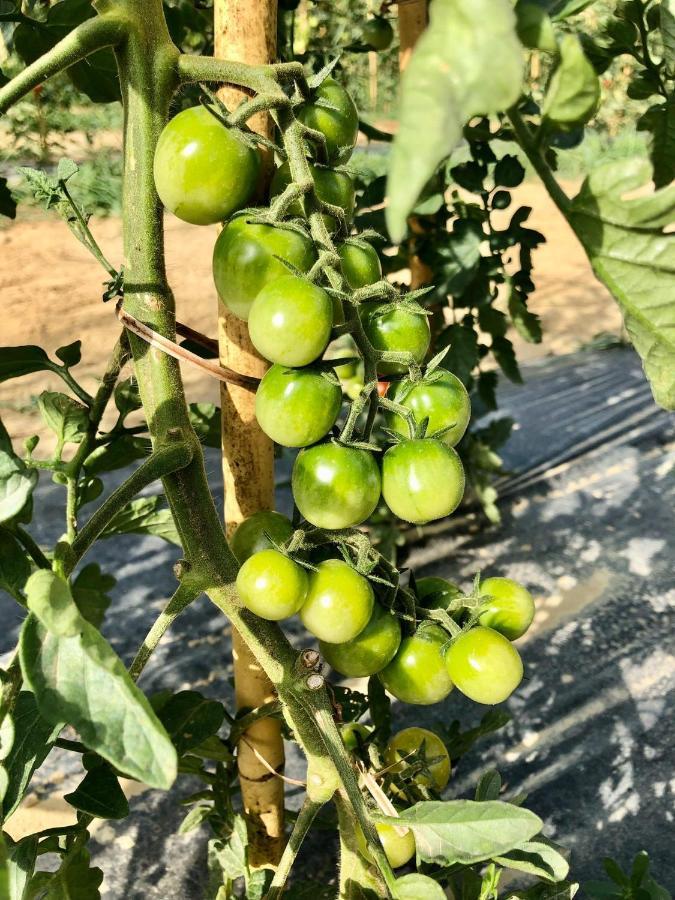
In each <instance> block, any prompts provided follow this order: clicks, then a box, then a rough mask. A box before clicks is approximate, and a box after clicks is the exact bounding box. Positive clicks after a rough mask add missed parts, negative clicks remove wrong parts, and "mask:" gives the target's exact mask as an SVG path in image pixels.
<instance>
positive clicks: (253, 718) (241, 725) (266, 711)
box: [229, 700, 282, 746]
mask: <svg viewBox="0 0 675 900" xmlns="http://www.w3.org/2000/svg"><path fill="white" fill-rule="evenodd" d="M281 709H282V706H281V702H280V701H279V700H270V701H269V703H263V705H262V706H257V707H256V708H255V709H252V710H251V711H250V712H248V713H246V715H244V716H241V717H240V718H238V719H235V720H234V722H233V723H232V728H231V729H230V737H229V740H230V743H231V744H232V745H233V746H234V745H235V744H237V743H239V739H240V738H241V736H242V734H243V733H244V732H245V731H248V729H249V728H250V727H251V725H254V724H255V723H256V722H258V721H259V720H260V719H266V718H268V717H269V716H274V715H276V714H277V713H278V712H280V711H281Z"/></svg>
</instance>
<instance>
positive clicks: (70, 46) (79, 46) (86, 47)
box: [0, 14, 127, 115]
mask: <svg viewBox="0 0 675 900" xmlns="http://www.w3.org/2000/svg"><path fill="white" fill-rule="evenodd" d="M126 31H127V23H126V22H125V21H124V20H123V19H122V18H118V17H116V16H113V15H110V14H106V15H105V16H96V17H95V18H93V19H87V20H86V21H85V22H82V24H81V25H78V26H77V28H74V29H73V30H72V31H71V32H70V34H67V35H66V37H64V38H63V40H60V41H59V42H58V44H55V45H54V46H53V47H52V49H51V50H48V51H47V53H45V54H43V55H42V56H41V57H40V58H39V59H37V60H36V61H35V62H34V63H31V65H29V66H26V68H25V69H24V70H23V72H20V73H19V74H18V75H17V76H16V78H13V79H12V80H11V81H10V82H9V84H6V85H5V86H4V87H3V88H1V89H0V115H1V114H2V113H4V112H6V111H7V110H8V109H9V107H10V106H12V104H14V103H16V102H17V101H18V100H20V99H21V98H22V97H24V96H25V95H26V94H27V93H28V92H29V91H31V90H32V89H33V88H35V87H37V86H38V85H39V84H42V82H43V81H46V80H47V79H48V78H51V76H52V75H56V74H57V73H58V72H62V71H63V70H64V69H67V68H69V67H70V66H72V65H74V64H75V63H77V62H80V61H81V60H83V59H85V58H86V57H87V56H89V55H90V54H92V53H95V52H96V51H97V50H102V49H103V48H104V47H111V46H113V45H115V44H119V43H120V41H122V40H123V38H124V37H125V35H126Z"/></svg>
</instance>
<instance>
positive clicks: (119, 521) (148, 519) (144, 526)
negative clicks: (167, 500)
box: [101, 496, 180, 547]
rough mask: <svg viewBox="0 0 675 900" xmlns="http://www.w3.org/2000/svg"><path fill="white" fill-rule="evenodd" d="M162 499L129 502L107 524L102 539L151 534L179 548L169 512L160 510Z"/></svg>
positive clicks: (164, 509)
mask: <svg viewBox="0 0 675 900" xmlns="http://www.w3.org/2000/svg"><path fill="white" fill-rule="evenodd" d="M163 502H164V500H163V498H162V497H159V496H157V497H140V498H139V499H137V500H131V501H130V502H129V503H127V505H126V506H125V507H123V508H122V509H121V510H120V511H119V512H118V513H117V515H116V516H115V517H114V518H113V519H112V520H111V521H110V522H109V523H108V525H107V526H106V528H105V530H104V531H103V532H102V533H101V537H102V538H107V537H113V536H114V535H116V534H152V535H155V537H160V538H162V540H165V541H167V542H168V543H170V544H177V545H178V546H179V547H180V538H179V536H178V532H177V531H176V526H175V524H174V521H173V516H172V515H171V510H169V509H166V508H162V505H163Z"/></svg>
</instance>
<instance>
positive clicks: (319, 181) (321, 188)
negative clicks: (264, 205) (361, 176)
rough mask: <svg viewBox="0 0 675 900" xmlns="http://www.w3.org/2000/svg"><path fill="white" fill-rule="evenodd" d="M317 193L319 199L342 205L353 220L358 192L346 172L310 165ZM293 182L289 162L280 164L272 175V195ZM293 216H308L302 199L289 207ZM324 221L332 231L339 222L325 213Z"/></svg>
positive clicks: (348, 217)
mask: <svg viewBox="0 0 675 900" xmlns="http://www.w3.org/2000/svg"><path fill="white" fill-rule="evenodd" d="M309 168H310V170H311V172H312V177H313V179H314V186H315V188H316V195H317V197H318V198H319V200H323V202H324V203H330V204H332V205H333V206H341V207H342V209H344V211H345V216H346V217H347V222H348V223H349V222H351V220H352V217H353V215H354V207H355V205H356V194H355V193H354V182H353V181H352V180H351V178H350V177H349V175H347V174H345V173H344V172H336V171H335V170H334V169H325V168H321V167H320V166H312V165H310V167H309ZM290 183H291V173H290V169H289V166H288V163H287V162H285V163H284V164H283V165H282V166H280V167H279V168H278V169H277V170H276V172H275V173H274V176H273V177H272V184H271V185H270V197H276V196H278V195H279V194H281V193H283V191H284V190H285V189H286V188H287V187H288V185H289V184H290ZM288 212H289V214H290V215H292V216H302V217H303V218H307V216H306V212H305V205H304V203H303V201H302V200H297V201H296V202H295V203H293V204H292V205H291V207H290V209H289V211H288ZM324 222H325V223H326V227H327V228H328V229H329V230H330V231H335V229H336V228H337V222H336V221H335V219H333V217H332V216H329V215H325V216H324Z"/></svg>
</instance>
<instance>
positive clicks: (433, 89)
mask: <svg viewBox="0 0 675 900" xmlns="http://www.w3.org/2000/svg"><path fill="white" fill-rule="evenodd" d="M522 82H523V55H522V47H521V44H520V41H519V40H518V38H517V36H516V32H515V15H514V13H513V8H512V5H511V3H510V2H509V0H473V2H471V3H465V2H463V0H434V3H433V4H431V7H430V24H429V27H428V28H427V30H426V31H425V32H424V34H423V35H422V36H421V38H420V39H419V41H418V42H417V46H416V47H415V50H414V52H413V55H412V58H411V60H410V63H409V65H408V67H407V69H406V71H405V74H404V76H403V78H402V81H401V102H400V117H399V130H398V133H397V135H396V137H395V139H394V142H393V148H392V154H391V162H390V168H389V175H388V180H387V195H388V198H389V199H388V204H387V208H386V210H385V214H386V221H387V227H388V229H389V233H390V235H391V237H392V240H393V241H394V242H397V243H398V242H400V241H401V240H402V239H403V237H404V235H405V231H406V219H407V217H408V214H409V213H410V211H411V209H412V208H413V206H414V205H415V202H416V200H417V198H418V197H419V195H420V193H421V191H422V189H423V187H424V185H425V184H426V182H427V181H428V179H429V178H430V177H431V175H433V173H434V171H435V169H436V167H437V165H438V164H439V163H440V162H441V160H443V159H444V158H445V157H446V156H448V155H449V154H450V153H451V152H452V150H453V149H454V148H455V147H456V146H457V144H458V143H459V141H460V140H461V139H462V129H463V127H464V125H465V124H466V122H467V121H468V120H469V119H470V118H471V117H472V116H475V115H485V114H488V113H492V112H497V111H499V110H503V109H507V108H508V107H509V106H511V104H513V103H515V101H516V100H517V99H518V96H519V94H520V90H521V86H522Z"/></svg>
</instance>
